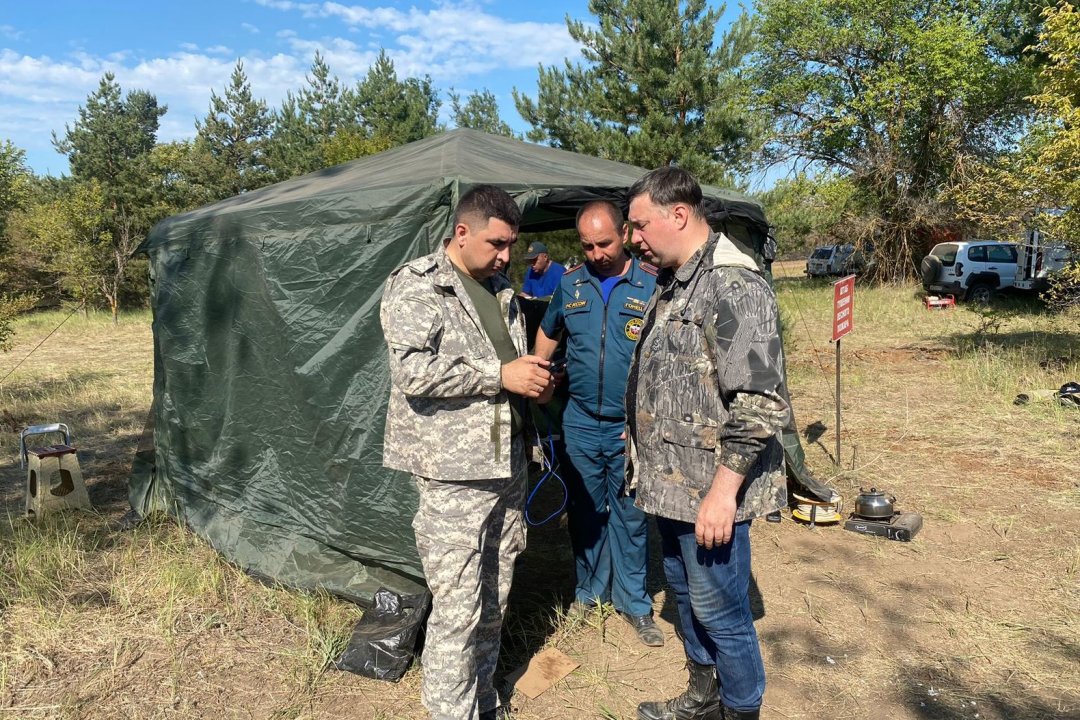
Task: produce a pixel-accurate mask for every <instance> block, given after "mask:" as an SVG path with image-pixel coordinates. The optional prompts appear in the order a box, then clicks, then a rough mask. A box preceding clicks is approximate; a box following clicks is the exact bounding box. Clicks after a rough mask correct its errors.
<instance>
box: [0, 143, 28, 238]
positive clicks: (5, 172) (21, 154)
mask: <svg viewBox="0 0 1080 720" xmlns="http://www.w3.org/2000/svg"><path fill="white" fill-rule="evenodd" d="M29 178H30V170H29V169H28V168H27V167H26V151H25V150H23V149H21V148H17V147H15V145H13V144H12V142H11V141H10V140H5V141H4V142H3V143H0V250H2V244H3V236H4V225H5V222H6V221H7V216H8V214H9V213H10V212H11V211H12V210H15V209H17V208H18V207H19V206H20V205H22V203H23V201H24V200H25V198H26V193H27V181H28V180H29Z"/></svg>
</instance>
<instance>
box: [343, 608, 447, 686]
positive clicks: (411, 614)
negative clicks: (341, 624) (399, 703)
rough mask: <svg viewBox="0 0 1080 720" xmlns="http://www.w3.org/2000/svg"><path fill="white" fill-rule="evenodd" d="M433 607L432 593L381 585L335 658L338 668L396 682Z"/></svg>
mask: <svg viewBox="0 0 1080 720" xmlns="http://www.w3.org/2000/svg"><path fill="white" fill-rule="evenodd" d="M430 610H431V595H430V594H429V593H423V594H420V595H398V594H397V593H396V592H392V591H390V590H387V589H386V588H379V589H378V590H376V591H375V598H374V604H373V607H372V608H371V609H370V610H368V611H367V612H365V613H364V616H363V617H362V618H360V621H359V622H358V623H356V627H354V628H353V633H352V639H350V640H349V646H348V647H346V648H345V651H344V652H343V653H341V656H340V657H338V659H337V660H335V661H334V667H336V668H337V669H338V670H345V671H347V672H351V673H356V674H357V675H363V676H364V677H369V678H373V679H375V680H389V681H391V682H397V681H398V680H400V679H401V676H402V675H404V674H405V671H406V670H408V669H409V665H410V664H411V663H412V659H413V655H414V654H415V653H416V646H417V640H418V639H419V636H420V632H421V631H422V630H423V628H424V623H425V622H426V621H427V616H428V612H430Z"/></svg>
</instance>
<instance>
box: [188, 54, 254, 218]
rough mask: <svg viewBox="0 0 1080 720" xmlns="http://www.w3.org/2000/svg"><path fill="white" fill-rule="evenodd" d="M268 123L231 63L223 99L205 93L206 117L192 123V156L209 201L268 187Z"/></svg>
mask: <svg viewBox="0 0 1080 720" xmlns="http://www.w3.org/2000/svg"><path fill="white" fill-rule="evenodd" d="M270 127H271V118H270V111H269V110H268V109H267V107H266V103H265V102H264V101H262V100H256V99H255V98H254V97H253V96H252V93H251V83H249V82H248V78H247V75H245V74H244V64H243V62H240V61H237V63H236V67H235V68H234V69H233V72H232V77H231V78H230V83H229V86H228V87H226V88H225V94H224V97H222V96H219V95H218V94H217V93H216V92H214V91H213V90H211V91H210V111H209V113H208V114H207V116H206V118H205V119H204V120H203V121H202V122H199V121H196V123H195V129H196V131H197V136H196V152H198V153H200V154H202V155H204V160H205V162H204V163H203V164H202V165H201V167H200V170H201V172H200V176H201V177H200V178H199V180H200V182H201V183H202V184H203V185H205V186H206V187H207V188H208V190H209V191H210V194H211V196H212V197H213V198H215V199H217V198H223V197H229V196H231V195H238V194H240V193H242V192H245V191H247V190H254V189H255V188H258V187H262V186H263V185H265V184H267V183H268V182H270V181H271V179H272V177H273V176H272V175H271V173H270V169H269V167H268V166H267V157H266V144H267V141H268V139H269V137H270Z"/></svg>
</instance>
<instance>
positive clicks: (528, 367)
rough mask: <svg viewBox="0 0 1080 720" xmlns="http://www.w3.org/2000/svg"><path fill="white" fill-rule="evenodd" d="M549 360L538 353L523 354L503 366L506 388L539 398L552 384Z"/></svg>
mask: <svg viewBox="0 0 1080 720" xmlns="http://www.w3.org/2000/svg"><path fill="white" fill-rule="evenodd" d="M547 364H548V362H547V360H544V359H543V358H541V357H538V356H536V355H522V356H521V357H519V358H518V359H517V360H514V361H513V362H508V363H506V364H505V365H503V366H502V386H503V389H504V390H508V391H509V392H512V393H516V394H518V395H521V396H522V397H527V398H538V397H540V395H541V394H543V392H544V391H545V390H547V388H548V386H549V385H551V373H549V372H548V371H547V370H546V367H547Z"/></svg>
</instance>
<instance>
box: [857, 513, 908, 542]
mask: <svg viewBox="0 0 1080 720" xmlns="http://www.w3.org/2000/svg"><path fill="white" fill-rule="evenodd" d="M921 528H922V515H920V514H919V513H916V512H894V513H893V514H892V517H890V518H887V519H882V518H876V519H873V520H870V519H867V518H864V517H860V516H859V515H856V514H855V513H851V515H850V516H849V517H848V519H847V520H845V521H844V529H845V530H850V531H852V532H857V533H862V534H863V535H878V536H879V537H883V538H888V539H890V540H899V541H900V542H911V539H912V538H913V537H915V535H916V534H917V533H918V532H919V530H920V529H921Z"/></svg>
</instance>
